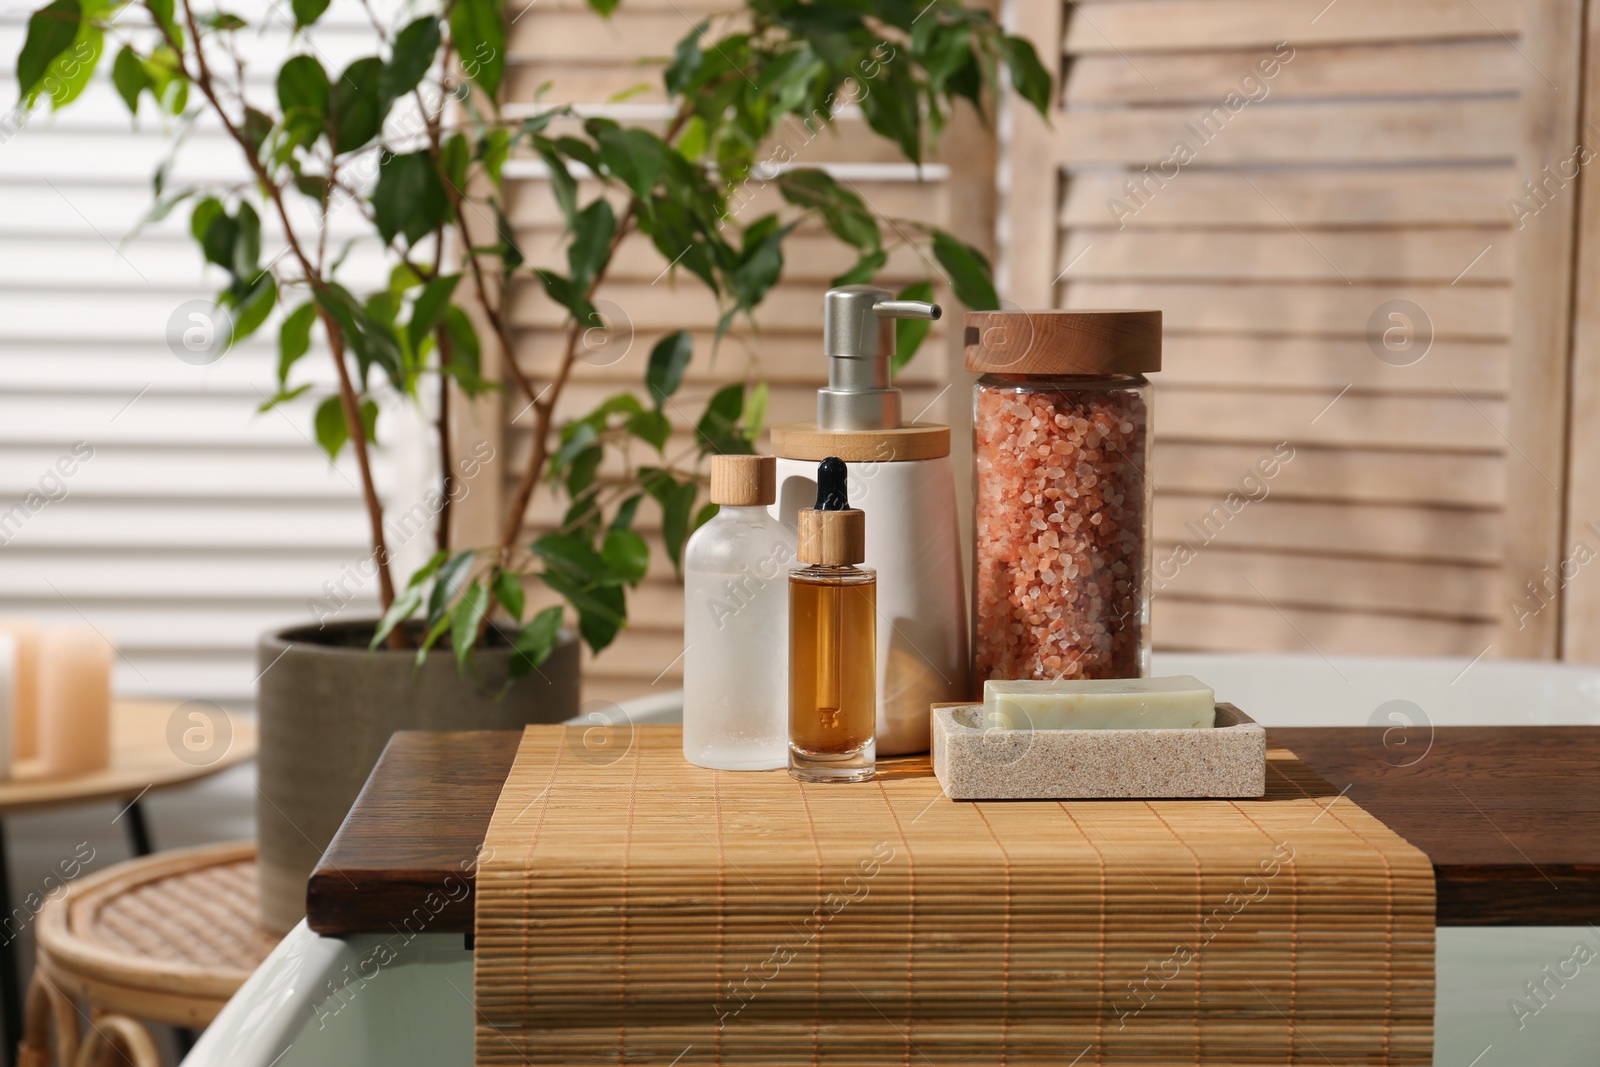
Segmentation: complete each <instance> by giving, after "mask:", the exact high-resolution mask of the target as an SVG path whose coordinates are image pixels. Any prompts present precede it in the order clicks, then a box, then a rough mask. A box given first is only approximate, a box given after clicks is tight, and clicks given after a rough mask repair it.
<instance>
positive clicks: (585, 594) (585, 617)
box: [540, 571, 628, 652]
mask: <svg viewBox="0 0 1600 1067" xmlns="http://www.w3.org/2000/svg"><path fill="white" fill-rule="evenodd" d="M540 578H542V579H543V581H544V584H545V585H547V586H549V587H550V588H551V589H552V590H554V591H555V592H557V593H559V594H561V595H562V596H563V597H565V598H566V599H567V602H568V603H569V604H571V605H572V606H573V607H574V608H576V609H577V611H578V632H579V633H580V634H582V635H583V639H584V641H585V642H586V643H587V644H588V645H589V648H590V649H591V650H593V651H595V652H599V651H601V650H602V649H604V648H605V647H606V646H607V645H609V644H610V643H611V642H612V641H613V640H614V639H615V638H616V636H617V632H618V631H619V630H621V629H622V627H623V625H624V624H625V623H627V621H628V605H627V600H626V598H625V597H624V595H623V592H622V589H621V588H620V587H618V586H610V585H588V586H586V585H581V584H579V583H578V582H576V581H574V580H573V579H571V578H569V577H567V576H566V575H565V574H562V573H561V572H559V571H545V572H544V574H542V575H540Z"/></svg>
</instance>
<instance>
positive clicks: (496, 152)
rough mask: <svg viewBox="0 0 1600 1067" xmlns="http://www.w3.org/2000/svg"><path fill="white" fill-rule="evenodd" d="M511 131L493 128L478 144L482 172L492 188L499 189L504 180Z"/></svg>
mask: <svg viewBox="0 0 1600 1067" xmlns="http://www.w3.org/2000/svg"><path fill="white" fill-rule="evenodd" d="M511 146H512V139H511V131H510V130H507V129H503V128H501V127H498V126H497V127H495V128H494V129H492V130H489V131H488V132H486V133H485V134H484V135H483V139H482V140H481V141H479V142H478V158H479V159H481V160H483V169H484V172H485V173H487V174H488V175H489V180H490V181H492V182H494V187H495V188H496V189H499V188H500V187H501V184H502V182H503V180H504V172H505V165H506V160H507V159H509V158H510V157H511Z"/></svg>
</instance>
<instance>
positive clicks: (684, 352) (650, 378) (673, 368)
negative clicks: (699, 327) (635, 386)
mask: <svg viewBox="0 0 1600 1067" xmlns="http://www.w3.org/2000/svg"><path fill="white" fill-rule="evenodd" d="M693 356H694V338H692V337H690V336H689V331H688V330H675V331H673V332H672V333H669V334H667V335H666V336H665V337H663V338H662V339H661V340H659V341H657V342H656V344H655V347H654V348H652V349H651V350H650V366H649V368H648V369H646V370H645V372H644V384H645V387H646V388H647V389H649V390H650V399H651V400H653V401H655V405H656V410H657V411H660V410H661V405H662V404H664V403H666V401H667V398H668V397H670V396H672V394H674V393H676V392H677V391H678V387H679V386H680V385H682V384H683V375H684V373H685V372H686V371H687V370H688V369H689V360H690V359H691V358H692V357H693Z"/></svg>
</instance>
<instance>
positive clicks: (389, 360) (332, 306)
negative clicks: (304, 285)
mask: <svg viewBox="0 0 1600 1067" xmlns="http://www.w3.org/2000/svg"><path fill="white" fill-rule="evenodd" d="M313 296H314V297H315V299H316V301H317V305H318V306H319V307H321V308H322V309H323V310H324V311H326V312H327V313H328V315H329V317H330V318H332V319H333V321H334V322H335V323H337V324H338V326H339V333H340V335H341V337H342V339H343V341H344V344H345V345H346V347H348V348H350V349H352V350H354V352H355V355H356V361H357V364H358V366H359V368H360V371H361V381H362V384H363V387H364V386H365V383H366V379H367V374H368V372H369V370H370V369H371V367H372V365H373V364H377V365H378V366H380V367H382V368H383V372H384V373H385V374H386V375H388V376H389V380H390V382H391V383H393V384H394V386H395V387H396V388H397V389H400V390H401V391H402V392H404V393H407V394H408V395H409V394H410V392H411V385H412V383H411V379H410V376H409V374H408V373H407V368H406V366H405V360H404V357H403V355H402V353H401V351H400V341H399V338H397V337H396V336H395V334H394V331H393V330H392V329H391V328H389V327H387V326H385V325H384V324H383V323H381V322H378V321H376V320H375V319H373V317H372V316H371V315H370V314H369V313H368V312H367V309H366V308H365V307H363V306H362V305H361V303H360V302H359V301H357V300H356V298H355V297H354V296H352V295H350V293H349V291H348V290H346V289H345V288H344V287H343V286H340V285H337V284H334V283H331V282H330V283H328V284H325V285H321V286H319V287H318V288H317V289H316V290H315V292H314V293H313Z"/></svg>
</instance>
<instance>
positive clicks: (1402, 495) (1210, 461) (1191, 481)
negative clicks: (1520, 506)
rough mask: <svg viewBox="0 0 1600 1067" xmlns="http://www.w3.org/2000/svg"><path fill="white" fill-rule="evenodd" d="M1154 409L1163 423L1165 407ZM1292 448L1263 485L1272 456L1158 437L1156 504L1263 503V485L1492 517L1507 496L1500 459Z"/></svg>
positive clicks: (1300, 494) (1254, 449)
mask: <svg viewBox="0 0 1600 1067" xmlns="http://www.w3.org/2000/svg"><path fill="white" fill-rule="evenodd" d="M1156 403H1157V413H1158V414H1157V421H1158V422H1159V420H1160V411H1161V409H1160V401H1159V400H1158V401H1157V402H1156ZM1294 448H1295V453H1294V458H1293V459H1292V460H1290V461H1289V462H1288V463H1284V464H1281V465H1280V466H1279V470H1278V473H1277V474H1276V475H1274V476H1273V477H1272V478H1270V479H1264V478H1261V477H1260V473H1259V472H1260V468H1258V467H1257V466H1256V464H1257V463H1258V462H1261V461H1263V459H1264V458H1265V457H1267V456H1269V455H1270V453H1271V450H1270V449H1266V448H1262V447H1261V446H1260V445H1231V444H1212V443H1203V442H1195V441H1187V440H1184V441H1173V440H1169V439H1166V438H1164V437H1161V436H1158V437H1157V439H1156V447H1155V450H1154V454H1153V456H1152V458H1151V466H1152V468H1153V470H1154V472H1155V473H1154V479H1155V484H1156V494H1157V498H1158V499H1160V500H1161V502H1162V503H1161V507H1162V508H1168V507H1172V506H1174V505H1172V504H1170V503H1168V501H1167V499H1166V495H1167V494H1168V493H1176V494H1183V495H1184V496H1209V497H1211V498H1212V499H1222V498H1223V497H1224V496H1226V495H1227V494H1228V493H1233V492H1238V493H1243V494H1254V495H1258V496H1259V495H1260V493H1261V492H1262V488H1261V487H1262V486H1263V485H1265V487H1266V491H1267V492H1268V493H1269V494H1271V495H1270V499H1275V500H1311V501H1320V502H1335V501H1344V502H1351V503H1365V504H1422V505H1443V506H1451V507H1460V508H1477V509H1483V510H1486V511H1489V512H1491V513H1493V512H1497V511H1498V508H1499V502H1500V500H1502V499H1503V498H1504V495H1505V464H1504V463H1502V462H1501V460H1500V457H1499V456H1498V455H1467V454H1455V455H1452V454H1448V453H1425V452H1410V453H1405V454H1396V453H1393V452H1378V451H1371V450H1368V449H1355V448H1315V447H1310V446H1307V445H1304V444H1296V445H1295V446H1294ZM1267 469H1269V470H1270V469H1271V467H1270V464H1269V465H1268V468H1267ZM1252 474H1254V475H1255V477H1254V478H1253V479H1252V480H1250V481H1248V482H1247V481H1246V477H1247V476H1249V475H1252ZM1185 506H1187V505H1185Z"/></svg>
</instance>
